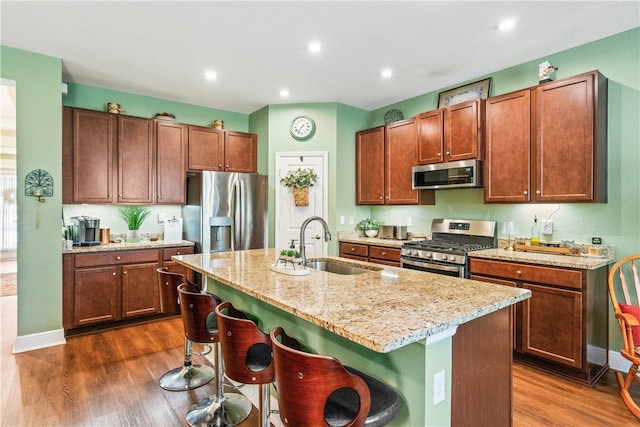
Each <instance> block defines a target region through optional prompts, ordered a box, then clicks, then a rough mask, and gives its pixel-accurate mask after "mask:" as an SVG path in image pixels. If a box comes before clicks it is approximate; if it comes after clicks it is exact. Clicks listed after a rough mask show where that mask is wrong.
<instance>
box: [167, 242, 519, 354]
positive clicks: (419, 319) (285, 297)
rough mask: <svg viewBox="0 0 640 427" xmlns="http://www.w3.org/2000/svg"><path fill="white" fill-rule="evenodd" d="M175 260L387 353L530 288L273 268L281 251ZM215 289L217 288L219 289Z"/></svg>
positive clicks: (379, 270)
mask: <svg viewBox="0 0 640 427" xmlns="http://www.w3.org/2000/svg"><path fill="white" fill-rule="evenodd" d="M172 259H173V260H174V261H177V262H178V263H179V264H182V265H185V266H187V267H189V268H192V269H193V270H195V271H197V272H199V273H202V274H205V275H207V276H209V277H210V278H212V279H215V280H217V281H219V282H222V283H224V284H226V285H228V286H230V287H232V288H234V289H237V290H239V291H241V292H243V293H245V294H247V295H250V296H252V297H255V298H257V299H259V300H261V301H263V302H265V303H267V304H270V305H272V306H274V307H277V308H280V309H282V310H284V311H286V312H287V313H290V314H293V315H295V316H297V317H300V318H302V319H305V320H307V321H309V322H311V323H313V324H315V325H318V326H320V327H322V328H325V329H327V330H329V331H332V332H334V333H336V334H338V335H340V336H342V337H344V338H346V339H348V340H351V341H353V342H356V343H358V344H360V345H363V346H364V347H367V348H369V349H372V350H374V351H377V352H382V353H386V352H389V351H392V350H395V349H397V348H400V347H403V346H406V345H408V344H411V343H413V342H418V341H421V340H424V339H425V338H427V337H429V336H432V335H435V334H437V333H439V332H442V331H445V330H448V329H451V328H454V327H456V326H457V325H459V324H462V323H465V322H469V321H471V320H473V319H476V318H478V317H481V316H484V315H486V314H489V313H491V312H494V311H497V310H500V309H502V308H504V307H508V306H510V305H512V304H515V303H517V302H519V301H522V300H525V299H527V298H529V297H530V296H531V293H530V291H528V290H525V289H518V288H512V287H508V286H500V285H494V284H491V283H485V282H479V281H475V280H467V279H460V278H455V277H449V276H444V275H437V274H431V273H423V272H418V271H414V270H409V269H401V268H397V267H390V266H382V265H379V264H373V263H368V262H361V261H355V260H348V259H345V258H338V257H333V256H323V257H314V256H313V255H311V254H310V255H308V260H313V259H329V260H337V261H339V262H341V263H344V264H349V265H355V266H360V267H365V268H368V269H372V271H371V272H370V273H364V274H357V275H351V276H349V275H338V274H333V273H328V272H325V271H320V270H314V269H310V272H309V274H308V275H305V276H290V275H286V274H282V273H277V272H274V271H272V270H271V266H272V265H273V264H274V263H275V260H276V259H277V251H276V250H275V249H273V248H272V249H253V250H247V251H236V252H223V253H212V254H204V255H203V254H193V255H179V256H174V257H172ZM214 292H215V290H214Z"/></svg>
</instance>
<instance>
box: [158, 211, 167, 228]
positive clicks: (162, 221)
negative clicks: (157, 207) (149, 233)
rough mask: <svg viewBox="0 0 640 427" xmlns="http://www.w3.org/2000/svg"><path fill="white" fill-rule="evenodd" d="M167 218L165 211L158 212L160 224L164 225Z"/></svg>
mask: <svg viewBox="0 0 640 427" xmlns="http://www.w3.org/2000/svg"><path fill="white" fill-rule="evenodd" d="M164 220H165V215H164V214H163V213H159V214H158V225H163V224H164Z"/></svg>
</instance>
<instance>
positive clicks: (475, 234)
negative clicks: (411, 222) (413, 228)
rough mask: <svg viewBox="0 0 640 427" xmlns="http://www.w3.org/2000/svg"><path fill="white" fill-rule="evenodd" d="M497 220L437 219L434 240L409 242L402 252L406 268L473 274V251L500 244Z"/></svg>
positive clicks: (401, 255) (432, 237) (459, 275)
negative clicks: (471, 266) (471, 269)
mask: <svg viewBox="0 0 640 427" xmlns="http://www.w3.org/2000/svg"><path fill="white" fill-rule="evenodd" d="M497 244H498V239H497V236H496V222H495V221H476V220H464V219H434V220H433V221H432V222H431V240H420V241H412V242H406V243H404V244H403V245H402V250H401V252H400V265H401V266H402V267H403V268H410V269H412V270H419V271H426V272H429V273H437V274H445V275H448V276H454V277H463V278H467V277H469V257H468V256H467V254H468V253H469V252H470V251H477V250H479V249H489V248H495V247H497Z"/></svg>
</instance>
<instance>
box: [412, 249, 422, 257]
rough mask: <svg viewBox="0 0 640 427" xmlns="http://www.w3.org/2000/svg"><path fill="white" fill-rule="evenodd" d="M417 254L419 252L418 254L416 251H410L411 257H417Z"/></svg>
mask: <svg viewBox="0 0 640 427" xmlns="http://www.w3.org/2000/svg"><path fill="white" fill-rule="evenodd" d="M419 253H420V252H418V251H417V250H413V251H411V255H413V256H418V254H419Z"/></svg>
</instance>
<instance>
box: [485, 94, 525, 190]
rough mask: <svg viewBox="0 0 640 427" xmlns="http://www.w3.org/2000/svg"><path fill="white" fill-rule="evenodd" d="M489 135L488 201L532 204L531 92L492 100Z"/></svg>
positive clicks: (487, 125)
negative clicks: (529, 202)
mask: <svg viewBox="0 0 640 427" xmlns="http://www.w3.org/2000/svg"><path fill="white" fill-rule="evenodd" d="M485 132H486V133H485V136H486V155H485V158H486V161H485V162H484V186H485V188H484V197H485V201H486V202H506V203H522V202H528V201H529V199H530V192H531V189H530V181H529V179H530V175H531V174H530V170H531V169H530V164H531V144H530V141H531V138H530V132H531V95H530V90H528V89H527V90H522V91H519V92H513V93H508V94H505V95H501V96H496V97H493V98H490V99H488V100H487V104H486V120H485Z"/></svg>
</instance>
